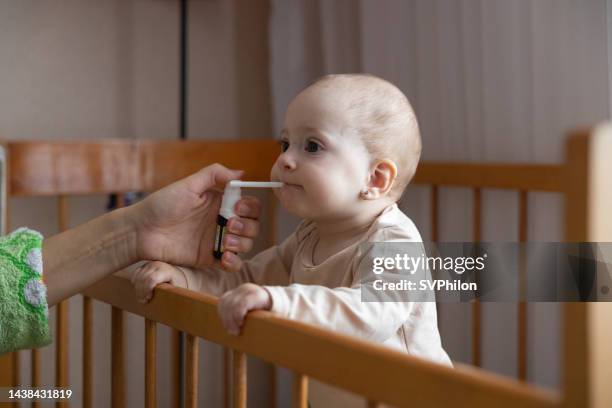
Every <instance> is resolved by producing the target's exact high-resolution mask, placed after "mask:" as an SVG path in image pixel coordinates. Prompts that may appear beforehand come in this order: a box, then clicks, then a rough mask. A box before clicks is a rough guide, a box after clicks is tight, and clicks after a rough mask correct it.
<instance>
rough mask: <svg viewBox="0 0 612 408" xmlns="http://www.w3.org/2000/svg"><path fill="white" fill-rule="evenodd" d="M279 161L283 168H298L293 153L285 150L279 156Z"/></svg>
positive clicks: (289, 169)
mask: <svg viewBox="0 0 612 408" xmlns="http://www.w3.org/2000/svg"><path fill="white" fill-rule="evenodd" d="M278 163H279V164H280V166H281V167H282V168H283V170H287V171H291V170H295V168H296V165H297V163H296V160H295V158H294V157H293V155H291V154H289V153H287V152H285V153H283V154H281V155H280V156H279V157H278Z"/></svg>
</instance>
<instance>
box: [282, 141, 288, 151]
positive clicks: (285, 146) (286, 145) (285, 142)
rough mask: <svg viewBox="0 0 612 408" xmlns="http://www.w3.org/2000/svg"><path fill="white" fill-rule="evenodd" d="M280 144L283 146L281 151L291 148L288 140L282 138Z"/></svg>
mask: <svg viewBox="0 0 612 408" xmlns="http://www.w3.org/2000/svg"><path fill="white" fill-rule="evenodd" d="M280 146H281V152H286V151H287V149H288V148H289V142H288V141H286V140H281V141H280Z"/></svg>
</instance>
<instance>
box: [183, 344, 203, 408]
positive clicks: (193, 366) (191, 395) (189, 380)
mask: <svg viewBox="0 0 612 408" xmlns="http://www.w3.org/2000/svg"><path fill="white" fill-rule="evenodd" d="M185 345H186V348H185V407H186V408H196V407H197V406H198V381H199V372H198V368H199V355H200V343H199V341H198V338H197V337H195V336H193V335H191V334H188V335H187V338H186V344H185Z"/></svg>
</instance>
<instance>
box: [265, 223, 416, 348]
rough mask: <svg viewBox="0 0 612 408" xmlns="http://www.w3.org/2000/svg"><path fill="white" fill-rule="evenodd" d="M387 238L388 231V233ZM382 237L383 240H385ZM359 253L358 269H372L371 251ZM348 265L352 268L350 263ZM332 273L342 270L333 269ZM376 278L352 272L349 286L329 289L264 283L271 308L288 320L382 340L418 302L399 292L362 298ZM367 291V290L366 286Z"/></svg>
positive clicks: (405, 320)
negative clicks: (270, 301) (373, 297)
mask: <svg viewBox="0 0 612 408" xmlns="http://www.w3.org/2000/svg"><path fill="white" fill-rule="evenodd" d="M385 236H386V237H387V238H389V237H388V234H385ZM382 240H383V239H381V241H382ZM364 252H365V253H359V254H358V255H357V257H358V260H356V262H355V267H354V268H355V269H359V268H368V269H369V270H371V265H372V257H373V254H372V252H371V251H370V250H368V251H364ZM347 267H351V266H349V265H347ZM330 273H341V272H340V271H331V272H330ZM399 276H400V275H399V274H398V273H397V271H394V270H391V271H388V272H386V276H385V278H384V279H386V280H397V279H398V278H399ZM375 279H377V277H376V276H375V275H374V274H373V273H369V274H367V275H364V276H357V274H355V273H354V274H353V282H352V284H351V286H350V287H337V288H328V287H325V286H320V285H303V284H292V285H290V286H287V287H282V286H265V287H264V288H265V289H266V290H267V291H268V292H269V293H270V297H271V298H272V308H271V311H272V312H274V313H276V314H278V315H280V316H282V317H284V318H287V319H293V320H299V321H301V322H304V323H309V324H314V325H318V326H322V327H324V328H327V329H330V330H334V331H339V332H342V333H344V334H348V335H351V336H356V337H360V338H363V339H367V340H372V341H375V342H383V341H385V340H387V339H389V338H390V337H391V336H393V335H394V334H395V333H396V332H397V331H398V330H399V329H400V327H401V326H402V325H404V324H406V323H409V319H410V318H411V316H412V315H414V314H415V313H418V310H417V309H418V308H415V307H416V306H418V305H417V304H416V303H415V302H412V301H406V299H405V297H403V296H401V295H400V294H398V293H390V294H389V293H386V294H385V295H384V297H383V298H377V299H375V300H374V299H372V298H369V299H367V300H370V301H366V300H365V299H366V298H363V297H362V287H363V286H364V285H371V283H372V282H373V280H375ZM366 290H367V289H366Z"/></svg>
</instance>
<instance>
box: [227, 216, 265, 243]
mask: <svg viewBox="0 0 612 408" xmlns="http://www.w3.org/2000/svg"><path fill="white" fill-rule="evenodd" d="M227 229H228V230H229V232H231V233H234V234H236V235H240V236H243V237H248V238H255V237H257V236H258V235H259V230H260V223H259V221H258V220H252V219H249V218H240V217H232V218H230V220H229V222H228V225H227Z"/></svg>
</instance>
